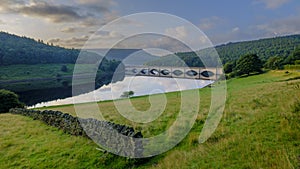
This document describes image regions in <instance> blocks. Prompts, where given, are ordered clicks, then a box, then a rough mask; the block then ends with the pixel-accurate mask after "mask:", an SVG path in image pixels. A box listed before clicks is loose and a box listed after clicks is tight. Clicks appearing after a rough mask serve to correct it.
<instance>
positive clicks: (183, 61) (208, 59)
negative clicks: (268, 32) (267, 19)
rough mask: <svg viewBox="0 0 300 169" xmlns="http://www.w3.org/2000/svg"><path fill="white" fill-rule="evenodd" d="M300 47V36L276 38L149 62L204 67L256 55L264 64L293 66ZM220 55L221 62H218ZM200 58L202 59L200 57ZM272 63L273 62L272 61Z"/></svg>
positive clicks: (226, 45) (170, 56) (221, 46)
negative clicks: (295, 54) (275, 63)
mask: <svg viewBox="0 0 300 169" xmlns="http://www.w3.org/2000/svg"><path fill="white" fill-rule="evenodd" d="M299 47H300V35H291V36H285V37H275V38H268V39H260V40H253V41H246V42H235V43H227V44H223V45H219V46H216V47H215V49H213V48H208V49H203V50H200V51H196V52H181V53H175V55H174V54H173V55H167V56H164V57H162V58H160V59H158V60H154V61H151V62H148V63H147V65H149V66H190V67H202V66H204V64H203V60H204V62H205V63H206V64H205V66H217V65H220V64H223V65H225V64H226V63H230V64H232V62H236V61H237V60H238V59H239V58H240V57H241V56H244V55H247V54H256V55H257V56H258V57H259V59H261V61H262V62H263V63H265V62H267V61H268V60H269V58H271V57H275V58H272V59H273V60H276V62H278V60H279V58H280V60H281V61H280V63H282V64H293V62H294V61H295V59H294V54H293V52H294V51H296V50H297V49H298V48H299ZM215 51H216V52H217V53H218V55H219V58H220V60H219V61H218V59H217V58H218V56H216V52H215ZM198 56H200V58H201V59H200V58H199V57H198ZM270 61H271V60H270Z"/></svg>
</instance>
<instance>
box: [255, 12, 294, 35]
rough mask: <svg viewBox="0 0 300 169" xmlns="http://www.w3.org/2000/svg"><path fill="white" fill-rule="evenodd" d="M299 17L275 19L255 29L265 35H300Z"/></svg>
mask: <svg viewBox="0 0 300 169" xmlns="http://www.w3.org/2000/svg"><path fill="white" fill-rule="evenodd" d="M299 18H300V16H290V17H287V18H281V19H276V20H274V21H271V22H270V23H265V24H260V25H257V26H256V28H257V29H258V30H260V31H263V32H264V33H265V34H266V35H269V36H271V35H273V36H274V35H275V36H277V35H288V34H299V33H300V19H299Z"/></svg>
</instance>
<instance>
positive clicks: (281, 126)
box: [0, 71, 300, 168]
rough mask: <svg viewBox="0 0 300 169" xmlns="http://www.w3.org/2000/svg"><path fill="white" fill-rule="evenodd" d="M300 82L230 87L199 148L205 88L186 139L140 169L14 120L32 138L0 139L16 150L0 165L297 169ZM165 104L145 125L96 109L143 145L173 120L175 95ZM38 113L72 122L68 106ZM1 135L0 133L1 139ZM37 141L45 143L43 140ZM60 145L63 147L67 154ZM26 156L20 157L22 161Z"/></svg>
mask: <svg viewBox="0 0 300 169" xmlns="http://www.w3.org/2000/svg"><path fill="white" fill-rule="evenodd" d="M299 77H300V73H299V72H290V73H286V72H285V71H272V72H269V73H265V74H261V75H256V76H249V77H245V78H235V79H230V80H228V81H227V84H228V86H227V87H228V95H227V102H226V107H225V111H224V115H223V118H222V121H221V123H220V124H219V126H218V128H217V130H216V131H215V133H214V134H213V135H212V137H211V138H210V139H209V140H208V141H207V142H205V143H204V144H198V137H199V133H200V131H201V129H202V126H203V123H204V121H205V119H206V114H207V111H208V110H209V106H210V99H209V98H210V90H211V88H203V89H200V95H201V98H203V99H201V107H200V112H199V114H198V117H197V119H196V122H195V124H194V127H193V128H192V130H191V132H190V133H189V135H188V136H187V137H186V138H185V139H184V140H183V141H182V142H181V143H180V144H178V145H177V146H176V147H175V148H174V149H172V150H170V151H168V152H166V153H164V154H162V155H159V156H156V157H153V158H150V159H146V160H144V161H143V162H141V163H138V164H137V163H135V164H134V163H130V162H129V161H127V160H126V159H122V158H118V157H111V158H110V159H107V158H105V160H104V161H103V156H104V155H103V154H102V153H101V152H99V151H96V150H94V148H95V147H93V146H94V145H93V144H92V143H90V142H88V141H86V140H81V139H82V138H80V137H70V136H68V135H64V134H59V133H60V132H59V131H53V129H52V128H51V127H47V126H44V125H42V127H38V128H36V127H34V126H39V125H37V124H36V123H37V122H35V121H32V120H30V119H26V118H24V117H18V116H16V117H13V119H15V120H20V122H18V124H22V125H23V127H26V128H27V127H28V128H30V127H31V128H30V129H31V130H30V131H29V133H32V132H34V133H35V134H34V135H31V136H30V137H28V138H27V139H24V138H22V137H23V136H24V133H27V132H28V131H26V132H25V131H23V134H20V133H18V132H16V133H14V132H11V133H13V134H7V135H6V136H1V137H0V138H1V139H2V140H4V141H2V140H1V143H2V144H3V145H7V144H13V145H15V146H14V149H12V148H9V146H8V147H4V148H2V150H3V153H4V154H5V156H0V161H2V162H4V161H5V165H6V166H19V167H21V166H28V165H30V166H32V167H34V166H37V164H39V163H40V162H41V161H43V159H45V157H47V159H48V160H47V161H43V165H46V166H53V165H57V166H61V165H62V166H67V165H68V164H67V163H65V162H66V161H69V160H70V159H72V160H71V161H70V162H69V165H70V166H71V167H72V166H73V164H74V163H76V164H77V166H85V167H87V165H89V167H90V168H95V167H99V166H101V168H120V167H122V166H123V167H124V168H128V166H131V167H135V168H297V167H299V166H300V162H299V159H298V158H299V155H300V146H299V140H300V132H299V131H300V119H299V117H300V116H299V107H300V106H299V105H300V104H299V95H300V90H298V89H299V86H300V78H299ZM191 92H194V91H191ZM166 97H167V99H168V104H167V106H166V109H165V111H164V113H163V114H162V115H161V117H159V118H158V119H157V120H155V121H153V122H152V123H151V124H145V125H142V124H137V123H134V122H131V121H128V120H126V119H125V118H124V117H122V116H121V115H120V114H119V113H118V112H117V110H116V109H115V108H114V103H113V102H111V101H106V102H100V103H99V108H100V109H101V112H102V114H103V115H104V117H105V118H106V119H107V120H109V121H113V122H116V123H119V124H128V125H130V126H134V128H135V129H138V130H141V131H142V133H143V135H144V136H145V137H149V136H151V135H156V134H158V133H161V132H162V131H164V130H165V129H167V128H168V127H169V126H170V125H172V123H173V122H174V119H175V118H176V115H177V113H178V110H179V108H180V107H179V106H180V99H179V98H180V94H179V93H177V92H173V93H168V94H166ZM204 98H205V99H204ZM131 101H132V104H133V105H134V106H135V107H136V109H138V110H147V109H148V108H149V106H150V104H149V101H148V97H137V98H135V97H134V98H131ZM82 106H88V104H82ZM87 108H88V107H87ZM43 109H52V110H59V111H63V112H68V113H70V114H73V115H76V113H75V111H74V107H73V106H72V105H68V106H56V107H47V108H43ZM6 116H11V115H9V114H7V115H6ZM4 119H6V118H0V120H2V121H1V122H0V124H2V125H3V124H6V123H5V122H3V120H4ZM7 121H8V120H7ZM25 122H26V123H25ZM27 123H28V124H27ZM17 128H18V126H16V127H13V128H12V127H11V126H10V125H9V126H7V127H3V126H1V130H3V131H10V130H16V131H17ZM9 129H10V130H9ZM18 129H19V128H18ZM44 130H48V132H46V134H47V136H46V135H44V132H41V133H39V132H37V131H44ZM3 131H1V132H0V133H7V132H3ZM27 136H28V135H27ZM24 137H26V136H24ZM43 137H44V139H45V140H43V139H42V138H43ZM14 138H16V139H17V138H18V139H17V140H18V141H17V142H20V141H21V140H22V144H18V143H14V141H16V140H14ZM46 138H47V140H46ZM48 138H49V139H48ZM62 138H63V139H62ZM37 139H38V140H39V141H40V140H43V141H41V142H38V143H39V147H34V146H33V148H30V147H31V146H32V143H33V142H34V143H37V141H36V140H37ZM74 139H76V140H77V141H78V140H81V141H79V143H80V144H79V143H78V144H75V142H74ZM13 140H14V141H13ZM74 144H75V145H74ZM49 145H52V147H51V149H53V151H56V149H60V151H61V152H64V153H66V152H68V153H69V155H66V156H63V155H62V154H60V153H54V152H53V151H52V150H49V149H50V148H49ZM66 145H69V146H67V148H65V147H64V146H66ZM76 145H78V146H76ZM68 147H72V151H70V152H69V148H68ZM16 149H17V150H20V151H16ZM41 149H42V150H44V151H41ZM45 149H46V150H45ZM21 150H22V151H21ZM85 150H89V153H85V152H87V151H85ZM49 151H50V152H52V153H50V152H49ZM75 153H76V155H75ZM24 154H25V156H22V155H24ZM34 154H35V155H34ZM54 154H57V155H56V158H54V157H53V156H54ZM106 156H109V155H106ZM12 157H15V158H12ZM21 157H23V158H22V159H23V161H30V164H28V163H25V164H22V163H17V161H18V160H16V159H19V158H21ZM77 157H81V158H77ZM24 158H25V159H24ZM178 159H180V160H178ZM21 161H22V160H21ZM16 163H17V164H16ZM126 164H128V165H127V166H126ZM1 165H2V164H1Z"/></svg>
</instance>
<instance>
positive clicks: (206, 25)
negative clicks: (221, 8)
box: [199, 16, 224, 31]
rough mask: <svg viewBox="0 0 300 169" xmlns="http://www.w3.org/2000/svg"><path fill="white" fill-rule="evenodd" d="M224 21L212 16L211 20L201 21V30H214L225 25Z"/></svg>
mask: <svg viewBox="0 0 300 169" xmlns="http://www.w3.org/2000/svg"><path fill="white" fill-rule="evenodd" d="M223 22H224V20H223V19H221V18H220V17H217V16H212V17H209V18H203V19H201V20H200V24H199V28H200V29H201V30H204V31H205V30H210V29H214V28H215V27H216V26H217V25H219V24H221V23H223Z"/></svg>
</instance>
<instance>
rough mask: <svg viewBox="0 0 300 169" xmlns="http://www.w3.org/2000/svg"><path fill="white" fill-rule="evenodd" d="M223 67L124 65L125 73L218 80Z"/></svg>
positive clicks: (130, 74) (129, 74)
mask: <svg viewBox="0 0 300 169" xmlns="http://www.w3.org/2000/svg"><path fill="white" fill-rule="evenodd" d="M222 74H223V69H222V68H218V67H214V68H213V67H210V68H207V67H164V66H161V67H159V66H157V67H155V66H126V67H125V75H128V76H151V77H164V78H185V79H198V80H218V79H219V78H220V77H221V75H222Z"/></svg>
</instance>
